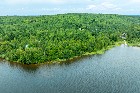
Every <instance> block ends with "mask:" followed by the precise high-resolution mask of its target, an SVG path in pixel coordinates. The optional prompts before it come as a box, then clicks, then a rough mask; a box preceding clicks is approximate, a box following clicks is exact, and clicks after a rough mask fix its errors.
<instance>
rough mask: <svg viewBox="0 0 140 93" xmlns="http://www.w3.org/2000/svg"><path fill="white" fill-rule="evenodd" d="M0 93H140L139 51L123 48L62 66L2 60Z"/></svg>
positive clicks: (139, 49) (132, 48) (113, 49)
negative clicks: (25, 63) (23, 63)
mask: <svg viewBox="0 0 140 93" xmlns="http://www.w3.org/2000/svg"><path fill="white" fill-rule="evenodd" d="M0 93H140V48H137V47H127V46H124V45H121V46H119V47H114V48H112V49H110V50H108V51H106V52H105V54H102V55H93V56H88V57H84V58H81V59H78V60H75V61H74V62H72V63H66V64H60V65H58V64H55V65H47V64H42V65H22V64H17V63H11V62H7V61H4V60H3V61H2V60H1V61H0Z"/></svg>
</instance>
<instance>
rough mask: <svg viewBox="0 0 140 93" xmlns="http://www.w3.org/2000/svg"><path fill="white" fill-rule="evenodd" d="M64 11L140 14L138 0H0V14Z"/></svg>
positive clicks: (59, 12)
mask: <svg viewBox="0 0 140 93" xmlns="http://www.w3.org/2000/svg"><path fill="white" fill-rule="evenodd" d="M65 13H103V14H121V15H140V0H0V16H6V15H25V16H28V15H53V14H65Z"/></svg>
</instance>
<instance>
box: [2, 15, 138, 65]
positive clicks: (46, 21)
mask: <svg viewBox="0 0 140 93" xmlns="http://www.w3.org/2000/svg"><path fill="white" fill-rule="evenodd" d="M123 40H126V41H127V43H128V44H129V45H133V46H140V16H130V15H118V14H91V13H89V14H88V13H68V14H57V15H41V16H0V58H3V59H6V60H8V61H11V62H19V63H23V64H37V63H44V62H54V61H55V62H58V61H60V60H68V59H70V58H74V57H76V56H82V55H84V54H86V53H98V51H100V50H106V49H107V48H108V47H109V46H112V45H114V44H115V43H116V42H121V41H123Z"/></svg>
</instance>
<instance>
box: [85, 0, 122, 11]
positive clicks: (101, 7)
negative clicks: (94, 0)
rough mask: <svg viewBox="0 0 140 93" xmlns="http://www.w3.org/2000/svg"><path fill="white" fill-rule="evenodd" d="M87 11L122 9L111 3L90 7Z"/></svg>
mask: <svg viewBox="0 0 140 93" xmlns="http://www.w3.org/2000/svg"><path fill="white" fill-rule="evenodd" d="M86 9H87V10H120V9H121V8H120V7H118V6H117V5H114V4H112V3H109V2H103V3H100V4H97V5H94V4H93V5H88V6H87V8H86Z"/></svg>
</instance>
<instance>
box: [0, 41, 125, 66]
mask: <svg viewBox="0 0 140 93" xmlns="http://www.w3.org/2000/svg"><path fill="white" fill-rule="evenodd" d="M121 44H123V41H120V42H116V43H115V44H113V45H110V46H107V48H103V49H101V50H98V51H96V52H91V53H89V52H86V53H84V54H82V55H80V56H74V57H72V58H69V59H57V60H53V61H46V62H41V63H36V64H34V63H33V64H32V63H31V64H24V63H22V62H14V61H8V60H6V59H4V58H0V60H4V61H8V62H10V63H18V64H24V65H42V64H48V65H53V64H65V63H72V62H74V61H75V60H78V59H81V58H83V57H86V56H92V55H101V54H104V53H105V51H107V50H109V49H112V48H113V47H116V46H120V45H121Z"/></svg>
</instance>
